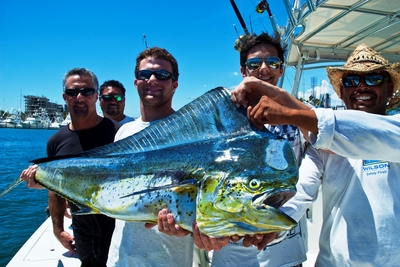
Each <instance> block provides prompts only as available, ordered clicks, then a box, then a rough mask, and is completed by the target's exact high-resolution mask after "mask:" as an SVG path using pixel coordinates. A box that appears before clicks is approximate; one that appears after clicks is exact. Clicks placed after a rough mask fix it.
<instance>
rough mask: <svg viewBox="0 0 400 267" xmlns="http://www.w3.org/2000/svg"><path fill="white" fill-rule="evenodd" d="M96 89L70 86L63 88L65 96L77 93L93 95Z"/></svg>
mask: <svg viewBox="0 0 400 267" xmlns="http://www.w3.org/2000/svg"><path fill="white" fill-rule="evenodd" d="M96 91H97V90H96V89H94V88H80V89H78V88H70V89H65V94H66V95H67V96H77V95H79V93H80V94H81V95H82V96H90V95H93V94H94V93H96Z"/></svg>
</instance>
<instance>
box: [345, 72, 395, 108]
mask: <svg viewBox="0 0 400 267" xmlns="http://www.w3.org/2000/svg"><path fill="white" fill-rule="evenodd" d="M380 77H383V81H382V80H381V79H380ZM388 77H389V75H388V73H386V72H371V73H346V74H344V75H343V76H342V83H341V87H340V91H341V99H342V100H343V102H344V103H345V105H346V107H347V108H348V109H355V110H362V111H365V112H369V113H374V114H381V115H383V114H385V111H386V103H387V101H388V97H390V96H391V95H392V92H393V83H392V82H389V81H388ZM371 83H372V85H371ZM377 83H380V84H378V85H374V84H377Z"/></svg>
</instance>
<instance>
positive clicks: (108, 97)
mask: <svg viewBox="0 0 400 267" xmlns="http://www.w3.org/2000/svg"><path fill="white" fill-rule="evenodd" d="M100 98H101V99H103V101H111V100H112V99H113V98H114V100H115V101H117V102H121V101H122V99H124V96H123V95H101V96H100Z"/></svg>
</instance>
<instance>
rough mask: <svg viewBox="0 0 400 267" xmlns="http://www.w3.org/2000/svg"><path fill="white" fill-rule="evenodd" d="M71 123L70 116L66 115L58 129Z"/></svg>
mask: <svg viewBox="0 0 400 267" xmlns="http://www.w3.org/2000/svg"><path fill="white" fill-rule="evenodd" d="M70 122H71V115H70V114H69V113H68V115H67V117H65V119H64V120H63V121H62V122H61V123H60V124H59V127H60V128H62V127H64V126H67V125H68V124H69V123H70Z"/></svg>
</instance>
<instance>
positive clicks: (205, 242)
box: [192, 221, 229, 251]
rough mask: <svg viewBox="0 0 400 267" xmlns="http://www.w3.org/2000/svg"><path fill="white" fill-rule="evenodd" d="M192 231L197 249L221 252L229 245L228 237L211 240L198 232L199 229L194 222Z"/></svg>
mask: <svg viewBox="0 0 400 267" xmlns="http://www.w3.org/2000/svg"><path fill="white" fill-rule="evenodd" d="M192 229H193V242H194V244H195V245H196V246H197V247H198V248H199V249H202V250H206V251H211V250H217V251H218V250H221V248H222V247H224V246H227V245H228V244H229V237H220V238H213V237H209V236H207V235H205V234H203V233H202V232H200V229H199V227H198V226H197V223H196V221H194V222H193V225H192Z"/></svg>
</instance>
